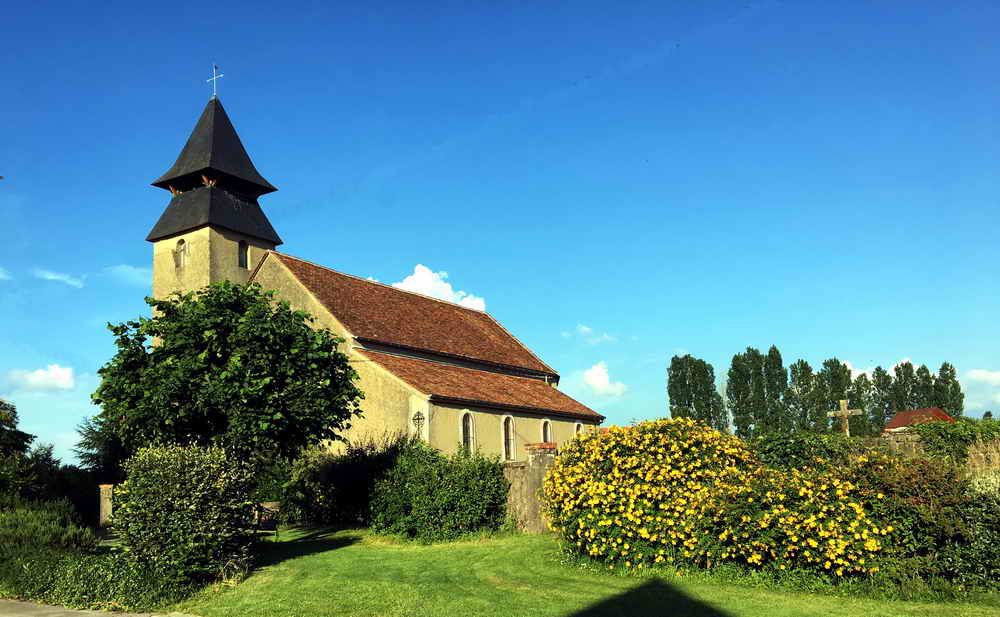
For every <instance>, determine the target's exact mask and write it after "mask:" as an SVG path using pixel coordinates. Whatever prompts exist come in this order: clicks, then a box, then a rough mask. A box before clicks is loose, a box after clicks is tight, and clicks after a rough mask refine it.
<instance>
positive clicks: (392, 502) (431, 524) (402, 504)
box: [371, 441, 510, 542]
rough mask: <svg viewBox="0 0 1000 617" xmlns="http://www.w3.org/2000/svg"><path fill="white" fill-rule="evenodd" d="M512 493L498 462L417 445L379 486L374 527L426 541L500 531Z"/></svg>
mask: <svg viewBox="0 0 1000 617" xmlns="http://www.w3.org/2000/svg"><path fill="white" fill-rule="evenodd" d="M509 489H510V484H509V483H508V482H507V479H506V478H505V477H504V475H503V466H502V465H501V464H500V461H499V460H498V459H496V458H487V457H485V456H482V455H480V454H478V453H474V454H473V453H466V452H459V453H458V454H455V455H453V456H451V457H448V456H445V455H444V454H442V453H441V452H439V451H438V450H435V449H434V448H431V447H430V446H428V445H426V444H424V443H423V442H419V441H418V442H415V443H411V444H410V445H409V446H408V447H406V448H405V449H403V450H402V451H401V452H400V454H399V456H398V458H397V459H396V461H395V464H394V465H393V467H392V468H391V469H389V470H388V471H387V472H386V473H385V475H384V476H383V477H382V478H381V479H380V480H379V481H378V482H377V483H376V484H375V487H374V489H373V492H372V499H371V526H372V529H374V530H376V531H380V532H384V533H394V534H401V535H404V536H407V537H409V538H415V539H418V540H420V541H422V542H434V541H441V540H452V539H455V538H458V537H460V536H462V535H465V534H468V533H472V532H479V531H496V530H498V529H500V528H501V527H502V526H503V525H504V524H505V523H506V521H507V492H508V490H509Z"/></svg>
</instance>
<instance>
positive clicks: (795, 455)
mask: <svg viewBox="0 0 1000 617" xmlns="http://www.w3.org/2000/svg"><path fill="white" fill-rule="evenodd" d="M750 446H751V447H752V448H753V450H754V452H756V453H757V456H758V457H759V458H760V460H761V462H762V463H764V464H765V465H767V466H769V467H776V468H781V469H793V468H794V469H802V468H805V467H810V466H814V465H815V464H816V459H822V460H823V461H824V462H825V463H827V464H830V465H833V466H835V467H842V466H844V465H846V464H847V462H848V459H849V458H850V456H851V454H856V453H858V452H860V451H861V450H862V449H863V448H862V446H861V445H860V443H859V441H858V440H852V439H850V438H847V437H845V436H844V435H842V434H840V433H811V432H808V431H795V432H792V433H769V434H766V435H763V436H761V437H757V438H755V439H753V440H752V441H751V442H750Z"/></svg>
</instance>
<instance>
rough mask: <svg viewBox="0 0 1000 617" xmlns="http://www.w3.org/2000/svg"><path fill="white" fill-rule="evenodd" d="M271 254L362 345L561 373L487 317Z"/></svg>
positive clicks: (450, 304)
mask: <svg viewBox="0 0 1000 617" xmlns="http://www.w3.org/2000/svg"><path fill="white" fill-rule="evenodd" d="M272 253H273V255H274V256H275V257H277V258H278V259H279V260H281V263H283V264H284V265H285V266H286V267H287V268H288V269H289V270H290V271H291V272H292V274H293V275H294V276H295V277H296V278H297V279H298V280H299V281H301V282H302V284H303V285H305V286H306V287H307V288H308V289H309V291H311V292H312V294H313V295H314V296H316V298H317V299H318V300H319V301H320V302H321V303H322V304H323V306H325V307H326V308H327V310H329V311H330V312H331V313H332V314H333V315H334V316H335V317H336V318H337V319H338V320H340V322H341V323H342V324H344V326H345V327H347V329H348V330H349V331H350V332H351V334H353V335H354V336H355V337H356V338H358V339H360V340H361V341H362V342H364V340H370V341H377V342H381V343H385V344H389V345H396V346H402V347H407V348H412V349H423V350H428V351H432V352H437V353H442V354H447V355H452V356H458V357H462V358H473V359H476V360H481V361H485V362H489V363H494V364H501V365H507V366H514V367H521V368H527V369H530V370H533V371H538V372H541V373H547V374H550V375H557V373H556V372H555V371H554V370H553V369H552V368H551V367H549V366H548V365H547V364H545V363H544V362H542V361H541V360H540V359H539V358H538V357H537V356H535V354H533V353H531V350H529V349H528V348H527V347H525V346H524V345H523V344H522V343H521V342H520V341H518V340H517V339H516V338H514V336H513V335H511V334H510V332H508V331H507V330H506V329H504V327H503V326H501V325H500V324H499V323H498V322H497V321H496V320H495V319H493V318H492V317H491V316H490V315H489V314H488V313H485V312H482V311H477V310H474V309H470V308H465V307H464V306H459V305H457V304H453V303H451V302H445V301H443V300H438V299H435V298H431V297H429V296H424V295H421V294H418V293H413V292H410V291H404V290H402V289H396V288H395V287H392V286H390V285H385V284H382V283H378V282H375V281H370V280H366V279H363V278H359V277H356V276H351V275H349V274H343V273H341V272H337V271H336V270H331V269H329V268H324V267H322V266H318V265H316V264H314V263H310V262H308V261H303V260H301V259H298V258H297V257H292V256H290V255H284V254H282V253H277V252H272ZM542 385H544V384H542Z"/></svg>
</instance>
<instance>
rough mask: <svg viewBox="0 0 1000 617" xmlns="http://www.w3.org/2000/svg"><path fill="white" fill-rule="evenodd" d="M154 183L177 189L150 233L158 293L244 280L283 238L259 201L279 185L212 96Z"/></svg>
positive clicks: (154, 286)
mask: <svg viewBox="0 0 1000 617" xmlns="http://www.w3.org/2000/svg"><path fill="white" fill-rule="evenodd" d="M153 186H156V187H159V188H162V189H166V190H168V191H170V193H171V195H172V198H171V199H170V203H169V204H168V205H167V209H166V210H164V211H163V214H162V215H161V216H160V220H158V221H157V222H156V225H154V226H153V229H152V231H150V232H149V235H148V236H146V240H147V241H148V242H152V243H153V297H154V298H164V297H166V296H167V295H169V294H170V293H172V292H174V291H180V292H188V291H193V290H196V289H200V288H202V287H204V286H206V285H208V284H209V283H214V282H216V281H221V280H230V281H232V282H234V283H246V282H247V280H248V279H249V277H250V273H251V272H253V269H254V267H255V266H256V265H257V263H258V262H259V261H260V259H261V257H263V255H264V252H265V251H267V250H270V249H273V248H275V247H276V246H278V245H279V244H281V238H279V237H278V234H277V233H276V232H275V231H274V228H273V227H271V222H270V221H268V220H267V217H266V216H265V215H264V212H263V210H261V209H260V205H259V204H258V203H257V199H258V198H259V197H260V196H261V195H265V194H267V193H272V192H274V191H276V190H278V189H276V188H275V187H274V186H272V185H271V183H269V182H268V181H267V180H265V179H264V177H263V176H261V175H260V173H258V172H257V168H255V167H254V165H253V162H252V161H251V160H250V156H249V155H247V151H246V149H244V148H243V143H242V142H241V141H240V138H239V136H238V135H237V134H236V129H235V128H233V124H232V122H230V121H229V116H228V115H226V110H225V109H224V108H223V107H222V103H221V102H220V101H219V99H218V98H217V97H215V96H213V97H212V98H211V99H210V100H209V101H208V105H206V106H205V110H204V111H203V112H201V117H200V118H198V123H197V124H196V125H195V127H194V130H193V131H192V132H191V136H190V137H188V140H187V143H186V144H184V149H183V150H181V153H180V155H179V156H178V157H177V161H176V162H175V163H174V165H173V167H171V168H170V169H169V170H168V171H167V173H165V174H163V175H162V176H160V177H159V178H158V179H157V180H156V181H154V182H153Z"/></svg>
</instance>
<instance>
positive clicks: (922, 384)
mask: <svg viewBox="0 0 1000 617" xmlns="http://www.w3.org/2000/svg"><path fill="white" fill-rule="evenodd" d="M914 378H915V379H914V382H913V408H914V409H922V408H924V407H934V406H935V404H934V403H935V401H934V399H935V397H934V375H932V374H931V371H930V369H929V368H927V365H926V364H921V365H920V368H918V369H917V371H916V373H915V374H914Z"/></svg>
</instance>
